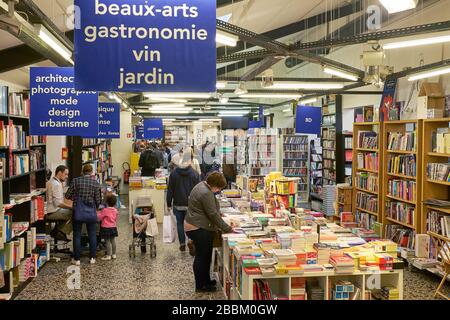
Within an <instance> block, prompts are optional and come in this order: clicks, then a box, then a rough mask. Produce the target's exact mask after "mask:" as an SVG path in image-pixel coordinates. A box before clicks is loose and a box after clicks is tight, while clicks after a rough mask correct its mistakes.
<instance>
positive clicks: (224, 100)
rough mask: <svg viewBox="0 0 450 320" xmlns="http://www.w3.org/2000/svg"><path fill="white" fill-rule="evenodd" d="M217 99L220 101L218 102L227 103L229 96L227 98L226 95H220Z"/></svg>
mask: <svg viewBox="0 0 450 320" xmlns="http://www.w3.org/2000/svg"><path fill="white" fill-rule="evenodd" d="M219 101H220V103H222V104H227V103H228V101H230V98H228V97H223V96H222V97H221V98H220V99H219Z"/></svg>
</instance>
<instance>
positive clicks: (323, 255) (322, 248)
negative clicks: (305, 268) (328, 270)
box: [314, 243, 331, 265]
mask: <svg viewBox="0 0 450 320" xmlns="http://www.w3.org/2000/svg"><path fill="white" fill-rule="evenodd" d="M314 249H316V251H317V263H318V264H321V265H324V264H327V263H328V261H329V260H330V255H331V248H330V246H328V245H326V244H323V243H315V244H314Z"/></svg>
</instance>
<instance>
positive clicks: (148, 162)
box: [139, 146, 162, 177]
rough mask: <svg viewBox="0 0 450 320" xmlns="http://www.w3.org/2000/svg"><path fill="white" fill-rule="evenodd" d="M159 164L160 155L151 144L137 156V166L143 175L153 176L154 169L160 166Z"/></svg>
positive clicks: (160, 163)
mask: <svg viewBox="0 0 450 320" xmlns="http://www.w3.org/2000/svg"><path fill="white" fill-rule="evenodd" d="M161 166H162V155H161V154H160V152H159V150H158V151H156V150H155V149H154V148H153V146H151V147H149V148H148V149H147V150H145V151H144V152H143V153H142V154H141V156H140V158H139V167H140V168H141V176H143V177H154V176H155V171H156V169H158V168H161Z"/></svg>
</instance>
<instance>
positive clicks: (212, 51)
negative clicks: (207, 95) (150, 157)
mask: <svg viewBox="0 0 450 320" xmlns="http://www.w3.org/2000/svg"><path fill="white" fill-rule="evenodd" d="M75 5H76V6H77V7H78V12H79V14H78V15H77V18H78V19H79V20H77V21H76V23H75V24H76V28H75V86H76V88H77V89H78V90H97V91H119V92H127V91H135V92H136V91H137V92H142V91H150V92H151V91H153V92H155V91H156V92H214V91H216V42H215V38H216V1H215V0H185V1H180V0H158V1H147V0H90V1H86V0H75Z"/></svg>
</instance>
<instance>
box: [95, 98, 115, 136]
mask: <svg viewBox="0 0 450 320" xmlns="http://www.w3.org/2000/svg"><path fill="white" fill-rule="evenodd" d="M98 137H99V138H105V139H120V104H119V103H103V102H102V103H99V105H98Z"/></svg>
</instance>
